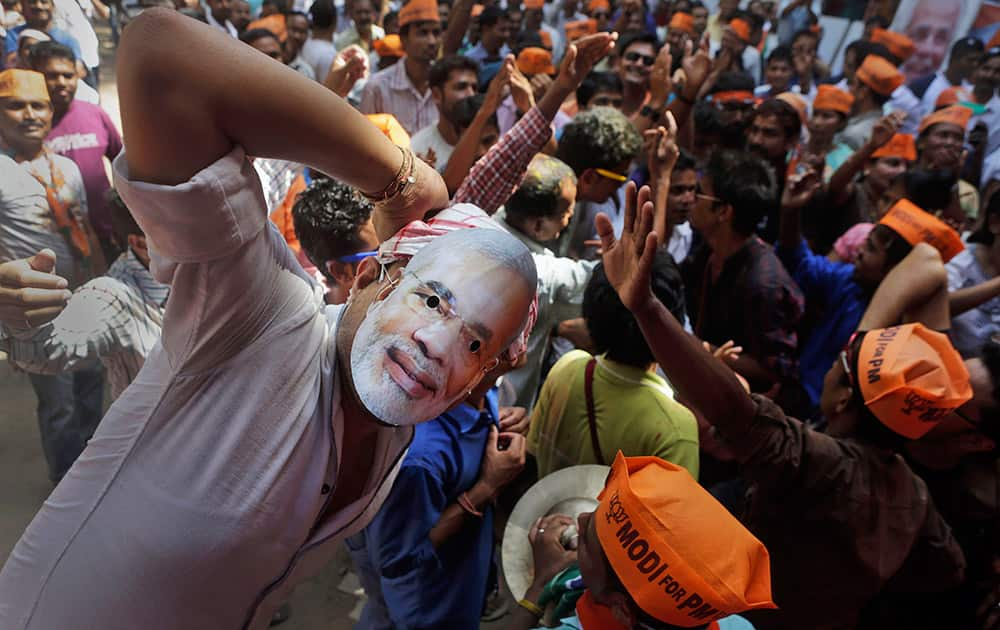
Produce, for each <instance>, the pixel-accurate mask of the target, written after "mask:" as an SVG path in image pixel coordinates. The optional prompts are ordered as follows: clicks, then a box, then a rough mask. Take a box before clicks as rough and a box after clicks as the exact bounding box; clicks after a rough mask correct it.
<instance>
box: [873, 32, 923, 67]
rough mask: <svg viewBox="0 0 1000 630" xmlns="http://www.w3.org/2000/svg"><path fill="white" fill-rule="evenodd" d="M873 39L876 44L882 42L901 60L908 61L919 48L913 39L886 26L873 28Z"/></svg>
mask: <svg viewBox="0 0 1000 630" xmlns="http://www.w3.org/2000/svg"><path fill="white" fill-rule="evenodd" d="M871 41H872V42H873V43H875V44H882V45H883V46H885V47H886V48H888V49H889V52H891V53H892V54H893V56H895V57H898V58H899V60H900V61H906V60H907V59H909V58H910V57H911V56H912V55H913V53H914V52H915V51H916V50H917V47H916V45H915V44H914V43H913V40H912V39H910V38H909V37H907V36H906V35H903V34H902V33H894V32H892V31H887V30H885V29H884V28H878V27H876V28H875V29H874V30H872V38H871Z"/></svg>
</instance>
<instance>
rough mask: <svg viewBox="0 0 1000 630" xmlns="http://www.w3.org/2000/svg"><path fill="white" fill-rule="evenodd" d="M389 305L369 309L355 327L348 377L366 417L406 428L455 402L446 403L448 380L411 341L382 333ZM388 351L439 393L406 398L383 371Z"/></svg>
mask: <svg viewBox="0 0 1000 630" xmlns="http://www.w3.org/2000/svg"><path fill="white" fill-rule="evenodd" d="M388 301H389V300H383V301H381V302H379V303H377V304H374V305H372V306H370V307H369V309H368V314H367V316H366V317H365V319H364V320H363V321H362V322H361V325H360V326H359V327H358V331H357V333H356V334H355V337H354V344H353V346H352V347H351V377H352V380H353V381H354V389H355V391H356V392H357V394H358V399H359V400H360V401H361V403H362V404H363V405H364V406H365V408H366V409H367V410H368V412H369V413H371V414H372V415H373V416H375V417H376V418H378V419H379V420H381V421H382V422H384V423H386V424H390V425H393V426H409V425H413V424H417V423H418V422H423V421H425V420H430V419H431V418H435V417H437V416H439V415H440V414H441V413H442V412H444V411H445V410H447V409H448V408H449V407H451V406H452V404H454V402H456V401H452V400H445V396H447V393H446V391H445V389H446V387H447V384H448V383H447V381H448V379H447V377H446V374H445V373H444V371H443V370H442V368H441V367H440V366H438V365H436V364H435V363H433V362H432V361H429V360H428V359H427V357H425V356H424V355H423V353H422V352H420V350H419V349H418V348H416V347H415V346H414V344H413V342H412V340H410V339H408V338H407V337H404V336H403V335H399V334H395V333H387V332H384V330H383V326H382V323H383V321H384V319H385V314H384V309H385V306H386V304H387V302H388ZM390 351H391V352H393V353H395V354H396V355H406V357H407V358H408V359H409V360H410V361H411V362H412V363H413V364H414V365H415V366H416V367H417V368H418V369H419V370H421V371H422V372H423V373H424V375H425V377H426V378H428V379H429V380H432V381H433V382H434V383H435V384H436V385H437V387H438V390H437V391H434V392H429V393H427V395H425V396H421V397H418V398H414V397H412V396H411V395H409V394H408V393H407V392H406V391H405V390H404V389H403V388H402V387H401V386H400V385H399V384H398V383H397V382H396V381H394V380H393V378H392V376H390V375H389V371H388V370H387V369H386V367H385V362H386V361H389V360H391V359H389V358H388V354H387V353H389V352H390ZM460 392H461V390H460ZM456 400H457V397H456Z"/></svg>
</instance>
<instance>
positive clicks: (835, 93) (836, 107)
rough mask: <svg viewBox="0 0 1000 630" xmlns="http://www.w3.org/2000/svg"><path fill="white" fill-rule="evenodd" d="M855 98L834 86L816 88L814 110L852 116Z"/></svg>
mask: <svg viewBox="0 0 1000 630" xmlns="http://www.w3.org/2000/svg"><path fill="white" fill-rule="evenodd" d="M852 105H854V96H852V95H851V94H850V93H849V92H845V91H844V90H841V89H840V88H838V87H835V86H833V85H826V84H824V85H821V86H819V87H817V88H816V98H815V99H814V100H813V110H814V111H815V110H817V109H826V110H830V111H834V112H840V113H841V114H843V115H845V116H849V115H850V114H851V106H852Z"/></svg>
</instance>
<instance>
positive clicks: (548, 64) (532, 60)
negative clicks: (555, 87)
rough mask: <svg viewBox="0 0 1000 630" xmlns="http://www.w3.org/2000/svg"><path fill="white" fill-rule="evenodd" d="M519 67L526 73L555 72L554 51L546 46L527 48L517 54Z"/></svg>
mask: <svg viewBox="0 0 1000 630" xmlns="http://www.w3.org/2000/svg"><path fill="white" fill-rule="evenodd" d="M517 69H518V70H520V71H521V72H523V73H524V74H555V73H556V69H555V66H553V65H552V53H550V52H549V51H547V50H545V49H544V48H534V47H531V48H525V49H524V50H522V51H521V53H520V54H519V55H518V56H517Z"/></svg>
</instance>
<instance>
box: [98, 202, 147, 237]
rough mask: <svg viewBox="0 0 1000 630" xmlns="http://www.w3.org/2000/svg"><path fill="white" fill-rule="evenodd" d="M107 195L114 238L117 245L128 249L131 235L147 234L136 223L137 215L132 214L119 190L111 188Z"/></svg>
mask: <svg viewBox="0 0 1000 630" xmlns="http://www.w3.org/2000/svg"><path fill="white" fill-rule="evenodd" d="M105 195H106V199H107V200H108V208H109V209H110V210H111V235H112V238H113V239H114V241H115V245H117V246H118V247H119V248H121V249H127V248H128V237H129V235H131V234H138V235H139V236H145V235H146V233H145V232H143V231H142V228H141V227H139V224H138V223H136V220H135V217H133V216H132V212H131V211H129V209H128V206H126V205H125V200H124V199H122V198H121V195H119V194H118V191H117V190H115V189H114V188H109V189H108V192H107V193H105Z"/></svg>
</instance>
